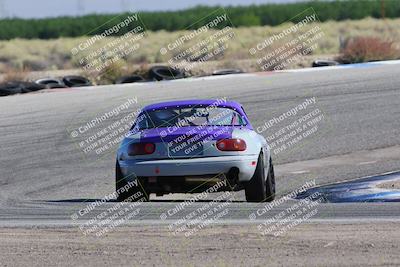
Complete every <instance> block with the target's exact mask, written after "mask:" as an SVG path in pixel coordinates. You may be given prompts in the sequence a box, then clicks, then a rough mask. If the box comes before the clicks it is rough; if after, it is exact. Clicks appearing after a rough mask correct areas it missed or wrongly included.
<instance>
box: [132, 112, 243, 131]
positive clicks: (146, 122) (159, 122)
mask: <svg viewBox="0 0 400 267" xmlns="http://www.w3.org/2000/svg"><path fill="white" fill-rule="evenodd" d="M244 125H246V123H245V121H244V119H243V117H242V116H241V115H240V114H239V113H238V112H237V111H235V110H233V109H231V108H225V107H212V108H210V107H180V108H167V109H157V110H148V111H145V112H144V113H142V114H141V116H139V118H138V120H137V122H136V126H137V128H138V129H150V128H160V127H172V126H177V127H187V126H244Z"/></svg>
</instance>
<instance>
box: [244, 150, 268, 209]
mask: <svg viewBox="0 0 400 267" xmlns="http://www.w3.org/2000/svg"><path fill="white" fill-rule="evenodd" d="M266 188H267V186H266V179H265V169H264V156H263V154H262V153H260V155H259V156H258V161H257V166H256V170H255V172H254V175H253V177H252V178H251V179H250V181H249V182H248V183H247V184H246V186H245V193H246V200H247V202H263V201H265V200H266V197H267V192H266Z"/></svg>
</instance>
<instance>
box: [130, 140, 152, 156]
mask: <svg viewBox="0 0 400 267" xmlns="http://www.w3.org/2000/svg"><path fill="white" fill-rule="evenodd" d="M155 149H156V146H155V145H154V144H153V143H134V144H130V145H129V147H128V155H129V156H136V155H149V154H153V153H154V150H155Z"/></svg>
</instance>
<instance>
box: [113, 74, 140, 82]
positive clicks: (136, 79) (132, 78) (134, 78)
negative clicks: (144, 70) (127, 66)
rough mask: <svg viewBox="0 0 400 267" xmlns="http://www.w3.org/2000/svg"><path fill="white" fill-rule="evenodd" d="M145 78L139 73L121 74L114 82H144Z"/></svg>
mask: <svg viewBox="0 0 400 267" xmlns="http://www.w3.org/2000/svg"><path fill="white" fill-rule="evenodd" d="M144 81H145V79H144V78H143V77H142V76H140V75H130V76H122V77H120V78H118V79H117V80H116V81H115V83H116V84H121V83H136V82H144Z"/></svg>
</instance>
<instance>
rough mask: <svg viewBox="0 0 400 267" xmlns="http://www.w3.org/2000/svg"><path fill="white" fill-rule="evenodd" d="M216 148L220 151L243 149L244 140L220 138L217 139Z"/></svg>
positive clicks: (244, 148) (244, 147)
mask: <svg viewBox="0 0 400 267" xmlns="http://www.w3.org/2000/svg"><path fill="white" fill-rule="evenodd" d="M217 148H218V149H219V150H221V151H244V150H246V142H245V141H244V140H242V139H221V140H218V141H217Z"/></svg>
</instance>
